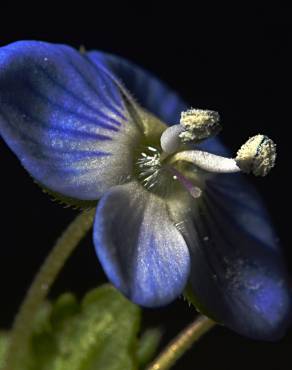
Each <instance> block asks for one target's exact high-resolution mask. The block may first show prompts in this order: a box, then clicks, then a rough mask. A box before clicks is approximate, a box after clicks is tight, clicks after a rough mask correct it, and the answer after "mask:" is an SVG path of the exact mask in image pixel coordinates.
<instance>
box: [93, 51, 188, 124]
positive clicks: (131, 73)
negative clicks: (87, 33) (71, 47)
mask: <svg viewBox="0 0 292 370" xmlns="http://www.w3.org/2000/svg"><path fill="white" fill-rule="evenodd" d="M87 55H88V58H89V59H90V60H91V61H92V62H93V63H94V64H96V65H98V64H99V63H100V61H101V60H102V61H103V62H104V64H106V65H107V66H108V68H109V69H110V70H111V71H112V72H113V73H114V75H115V76H117V77H118V78H119V80H120V81H121V82H122V83H123V85H124V86H125V87H126V88H127V90H128V91H130V93H131V94H132V95H133V97H134V98H135V99H136V100H137V102H138V103H139V104H140V105H141V106H142V107H143V108H144V109H146V110H148V111H149V112H151V113H152V114H154V115H156V116H157V117H158V118H160V119H161V120H162V121H163V122H165V123H166V124H168V125H172V124H176V123H179V119H180V114H181V112H182V111H183V110H185V109H187V105H186V104H185V102H184V101H183V100H182V99H181V98H180V97H179V96H178V95H177V94H176V93H175V92H174V91H173V90H172V89H170V88H169V87H168V86H167V85H166V84H165V83H163V82H162V81H160V80H159V79H158V78H156V77H155V76H154V75H152V74H151V73H150V72H148V71H146V70H144V69H143V68H141V67H139V66H137V65H136V64H135V63H133V62H130V61H128V60H126V59H124V58H121V57H117V56H115V55H112V54H107V53H101V52H98V51H90V52H88V53H87Z"/></svg>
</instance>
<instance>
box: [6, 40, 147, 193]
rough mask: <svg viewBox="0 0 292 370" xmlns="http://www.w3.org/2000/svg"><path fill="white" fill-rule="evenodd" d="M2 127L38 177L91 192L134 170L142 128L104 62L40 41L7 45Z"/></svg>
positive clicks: (53, 186)
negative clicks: (129, 109) (133, 161)
mask: <svg viewBox="0 0 292 370" xmlns="http://www.w3.org/2000/svg"><path fill="white" fill-rule="evenodd" d="M0 130H1V136H3V138H4V140H5V141H6V142H7V143H8V145H9V146H10V148H11V149H12V150H13V151H14V153H15V154H16V155H17V156H18V158H19V159H20V160H21V162H22V164H23V166H24V167H25V168H26V169H27V170H28V171H29V172H30V174H31V175H32V176H33V177H34V178H35V179H36V180H37V181H38V182H40V183H41V184H42V185H44V186H45V187H47V188H48V189H50V190H52V191H55V192H58V193H60V194H62V195H65V196H69V197H73V198H77V199H86V200H88V199H89V200H91V199H97V198H99V197H100V196H101V195H102V194H103V193H104V192H105V191H106V190H107V189H108V188H109V187H110V186H112V185H116V184H118V183H120V182H121V179H123V178H124V177H126V176H127V175H128V174H129V172H130V169H131V166H132V158H131V152H132V150H131V149H132V147H133V146H134V145H135V142H136V141H137V140H138V138H139V135H140V133H139V128H138V126H137V125H136V124H135V123H134V122H133V119H132V117H131V115H130V114H129V112H128V110H127V107H126V104H125V100H124V99H123V96H122V92H121V91H120V89H119V87H118V86H117V85H116V83H115V82H114V81H113V78H112V77H111V74H110V72H108V71H107V70H106V68H105V66H104V65H103V64H102V63H100V65H99V66H98V67H97V66H96V65H94V64H93V63H91V62H90V61H88V59H87V58H85V57H83V56H82V55H81V54H80V53H79V52H77V51H76V50H74V49H72V48H70V47H68V46H64V45H53V44H48V43H44V42H36V41H22V42H17V43H14V44H11V45H8V46H6V47H3V48H1V49H0Z"/></svg>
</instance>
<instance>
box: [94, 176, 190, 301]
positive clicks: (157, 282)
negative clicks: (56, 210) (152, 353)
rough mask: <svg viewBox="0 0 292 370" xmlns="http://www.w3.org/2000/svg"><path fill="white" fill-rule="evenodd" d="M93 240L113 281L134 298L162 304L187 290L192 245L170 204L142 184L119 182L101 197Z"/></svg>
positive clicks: (134, 299)
mask: <svg viewBox="0 0 292 370" xmlns="http://www.w3.org/2000/svg"><path fill="white" fill-rule="evenodd" d="M94 244H95V248H96V252H97V255H98V257H99V259H100V261H101V263H102V265H103V268H104V270H105V272H106V274H107V275H108V277H109V279H110V280H111V281H112V283H113V284H114V285H115V286H116V287H117V288H118V289H119V290H121V291H122V292H123V293H124V294H125V295H126V296H127V297H129V298H130V299H131V300H132V301H133V302H135V303H137V304H140V305H142V306H148V307H154V306H162V305H165V304H167V303H169V302H171V301H172V300H173V299H175V298H176V297H177V296H178V295H179V294H180V293H181V292H182V291H183V289H184V286H185V284H186V281H187V279H188V276H189V268H190V258H189V251H188V248H187V245H186V243H185V241H184V239H183V237H182V235H181V234H180V233H179V232H178V230H177V229H176V227H175V226H174V224H173V222H172V221H171V219H170V218H169V215H168V209H167V205H166V203H165V202H164V201H163V200H162V199H160V198H159V197H157V196H155V195H154V194H151V193H149V192H147V191H146V190H145V189H143V188H142V186H141V185H139V184H137V183H134V182H131V183H129V184H125V185H119V186H116V187H114V188H112V189H111V190H110V191H109V192H107V193H106V194H105V195H104V196H103V197H102V199H101V200H100V202H99V205H98V208H97V213H96V219H95V223H94Z"/></svg>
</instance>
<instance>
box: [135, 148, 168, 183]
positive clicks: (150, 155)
mask: <svg viewBox="0 0 292 370" xmlns="http://www.w3.org/2000/svg"><path fill="white" fill-rule="evenodd" d="M160 157H161V152H160V151H159V150H158V149H157V148H155V147H154V146H149V145H147V146H144V147H143V148H142V150H141V152H140V154H139V155H138V158H137V160H136V172H137V176H138V179H139V181H140V182H141V184H142V185H143V186H144V187H145V188H146V189H147V190H151V189H153V190H154V188H155V187H156V185H158V183H159V175H160V173H161V170H162V165H161V160H160V159H161V158H160Z"/></svg>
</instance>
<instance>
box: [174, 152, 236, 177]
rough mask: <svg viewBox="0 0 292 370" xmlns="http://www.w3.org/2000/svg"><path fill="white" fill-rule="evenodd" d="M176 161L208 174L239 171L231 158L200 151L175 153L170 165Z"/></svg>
mask: <svg viewBox="0 0 292 370" xmlns="http://www.w3.org/2000/svg"><path fill="white" fill-rule="evenodd" d="M177 161H186V162H190V163H193V164H194V165H196V166H197V167H199V168H201V169H203V170H205V171H208V172H216V173H233V172H239V171H240V168H239V167H238V166H237V164H236V161H235V160H234V159H233V158H225V157H221V156H219V155H215V154H211V153H208V152H204V151H202V150H184V151H182V152H179V153H176V154H175V155H174V156H173V157H172V158H171V160H170V163H175V162H177Z"/></svg>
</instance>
